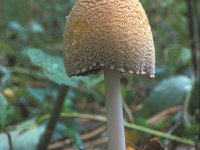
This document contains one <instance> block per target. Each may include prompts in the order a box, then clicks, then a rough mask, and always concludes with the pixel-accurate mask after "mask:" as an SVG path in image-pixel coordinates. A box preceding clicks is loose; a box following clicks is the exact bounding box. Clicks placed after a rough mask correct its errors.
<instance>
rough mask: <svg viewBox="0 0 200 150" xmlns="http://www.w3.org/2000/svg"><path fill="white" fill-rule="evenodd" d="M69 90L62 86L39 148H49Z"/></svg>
mask: <svg viewBox="0 0 200 150" xmlns="http://www.w3.org/2000/svg"><path fill="white" fill-rule="evenodd" d="M67 90H68V87H67V86H62V87H61V88H60V91H59V95H58V99H57V101H56V104H55V106H54V110H53V112H52V114H51V117H50V119H49V122H48V125H47V128H46V130H45V133H44V135H43V136H42V137H41V140H40V143H39V145H38V150H46V149H47V146H48V143H49V141H50V140H51V136H52V133H53V131H54V129H55V126H56V123H57V121H58V118H59V114H60V112H61V109H62V105H63V103H64V100H65V96H66V94H67Z"/></svg>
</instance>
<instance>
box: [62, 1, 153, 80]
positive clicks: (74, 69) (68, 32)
mask: <svg viewBox="0 0 200 150" xmlns="http://www.w3.org/2000/svg"><path fill="white" fill-rule="evenodd" d="M64 63H65V67H66V69H67V72H68V75H69V76H74V75H86V74H89V73H91V72H96V71H98V70H102V69H104V68H110V69H111V70H117V71H120V72H122V73H131V74H137V75H139V74H147V75H149V76H150V77H153V76H154V68H155V48H154V43H153V37H152V33H151V27H150V25H149V21H148V18H147V16H146V14H145V11H144V9H143V7H142V5H141V4H140V2H139V1H138V0H78V1H77V2H76V3H75V5H74V7H73V8H72V11H71V12H70V14H69V17H68V18H67V22H66V27H65V33H64Z"/></svg>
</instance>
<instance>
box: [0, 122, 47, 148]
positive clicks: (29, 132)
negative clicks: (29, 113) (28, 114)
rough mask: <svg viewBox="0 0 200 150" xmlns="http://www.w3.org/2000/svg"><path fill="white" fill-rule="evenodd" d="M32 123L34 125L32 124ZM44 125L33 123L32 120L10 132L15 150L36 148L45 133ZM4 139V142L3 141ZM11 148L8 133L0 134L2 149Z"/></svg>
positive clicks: (0, 146)
mask: <svg viewBox="0 0 200 150" xmlns="http://www.w3.org/2000/svg"><path fill="white" fill-rule="evenodd" d="M31 125H32V126H31ZM44 130H45V127H44V126H39V127H38V126H36V125H33V120H32V121H30V120H29V121H26V122H23V123H21V124H19V125H18V126H15V130H14V131H11V132H9V134H10V136H11V139H12V145H13V149H14V150H35V149H36V148H37V145H38V143H39V140H40V137H41V135H42V134H43V133H44ZM2 141H3V142H2ZM7 149H9V144H8V137H7V135H6V134H4V133H3V134H0V150H7Z"/></svg>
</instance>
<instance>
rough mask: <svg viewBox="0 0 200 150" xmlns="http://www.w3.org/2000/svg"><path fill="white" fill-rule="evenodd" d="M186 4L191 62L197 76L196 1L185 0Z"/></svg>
mask: <svg viewBox="0 0 200 150" xmlns="http://www.w3.org/2000/svg"><path fill="white" fill-rule="evenodd" d="M186 4H187V9H188V12H187V17H188V30H189V36H190V46H191V52H192V63H193V68H194V72H195V76H196V77H197V78H199V77H200V70H199V68H200V66H199V63H200V60H199V55H200V54H199V49H200V39H199V34H200V22H199V18H198V9H197V8H198V1H197V0H186Z"/></svg>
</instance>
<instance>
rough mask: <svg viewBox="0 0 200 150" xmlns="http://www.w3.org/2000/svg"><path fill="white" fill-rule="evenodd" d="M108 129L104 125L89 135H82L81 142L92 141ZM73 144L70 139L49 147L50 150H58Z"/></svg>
mask: <svg viewBox="0 0 200 150" xmlns="http://www.w3.org/2000/svg"><path fill="white" fill-rule="evenodd" d="M105 129H106V126H105V125H103V126H101V127H99V128H97V129H95V130H93V131H91V132H89V133H85V134H83V135H81V140H88V139H91V138H93V137H95V136H97V135H98V134H100V133H102V132H103V131H104V130H105ZM71 143H72V140H70V139H66V140H64V141H60V142H56V143H53V144H50V145H49V146H48V150H53V149H58V148H60V147H64V146H66V145H69V144H71Z"/></svg>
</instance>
